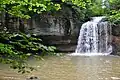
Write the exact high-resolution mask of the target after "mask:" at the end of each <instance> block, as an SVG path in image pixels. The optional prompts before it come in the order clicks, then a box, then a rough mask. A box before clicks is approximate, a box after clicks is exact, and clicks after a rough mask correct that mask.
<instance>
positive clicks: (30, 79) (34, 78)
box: [26, 76, 40, 80]
mask: <svg viewBox="0 0 120 80" xmlns="http://www.w3.org/2000/svg"><path fill="white" fill-rule="evenodd" d="M26 80H40V78H38V77H36V76H31V77H30V78H27V79H26Z"/></svg>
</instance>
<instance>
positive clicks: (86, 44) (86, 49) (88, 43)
mask: <svg viewBox="0 0 120 80" xmlns="http://www.w3.org/2000/svg"><path fill="white" fill-rule="evenodd" d="M102 19H104V17H93V20H91V21H88V22H86V23H84V24H83V25H82V27H81V29H80V34H79V38H78V44H77V48H76V50H75V53H73V54H72V55H109V54H110V53H111V52H112V46H111V26H110V25H109V24H108V22H105V21H104V22H103V21H102Z"/></svg>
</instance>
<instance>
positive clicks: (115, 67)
mask: <svg viewBox="0 0 120 80" xmlns="http://www.w3.org/2000/svg"><path fill="white" fill-rule="evenodd" d="M29 63H30V65H32V66H33V67H35V68H37V71H33V72H32V73H29V74H23V75H22V74H18V73H17V71H14V70H11V69H9V68H8V66H7V65H1V64H0V80H25V79H26V78H27V77H30V76H37V77H40V78H41V80H120V57H118V56H61V57H45V58H44V60H43V61H35V60H30V61H29Z"/></svg>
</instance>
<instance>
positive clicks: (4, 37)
mask: <svg viewBox="0 0 120 80" xmlns="http://www.w3.org/2000/svg"><path fill="white" fill-rule="evenodd" d="M55 49H56V48H55V47H54V46H45V45H43V44H42V40H41V39H39V38H37V36H36V35H26V34H24V33H12V34H11V33H7V32H6V33H4V32H1V33H0V62H2V63H6V64H11V68H13V69H18V72H21V73H25V72H30V71H32V70H34V68H32V67H29V66H28V65H27V63H26V60H27V59H28V58H29V57H30V56H34V57H36V58H41V57H42V56H44V55H55V53H54V50H55Z"/></svg>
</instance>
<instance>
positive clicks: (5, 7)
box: [0, 0, 60, 19]
mask: <svg viewBox="0 0 120 80" xmlns="http://www.w3.org/2000/svg"><path fill="white" fill-rule="evenodd" d="M59 9H60V5H59V4H53V3H52V2H51V0H1V1H0V11H5V12H7V13H9V14H11V15H13V16H16V17H21V18H27V19H28V18H30V15H31V14H35V13H37V14H40V13H42V12H46V11H51V10H59Z"/></svg>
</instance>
